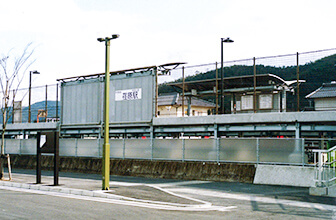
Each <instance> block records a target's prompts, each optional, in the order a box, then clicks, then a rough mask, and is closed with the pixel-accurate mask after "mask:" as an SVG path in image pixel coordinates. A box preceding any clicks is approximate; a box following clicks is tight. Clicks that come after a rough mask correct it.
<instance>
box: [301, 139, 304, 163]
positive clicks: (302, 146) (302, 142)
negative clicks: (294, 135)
mask: <svg viewBox="0 0 336 220" xmlns="http://www.w3.org/2000/svg"><path fill="white" fill-rule="evenodd" d="M301 149H302V166H304V165H305V140H304V138H301Z"/></svg>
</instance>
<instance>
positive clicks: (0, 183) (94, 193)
mask: <svg viewBox="0 0 336 220" xmlns="http://www.w3.org/2000/svg"><path fill="white" fill-rule="evenodd" d="M0 186H4V187H13V188H19V189H31V190H38V191H45V192H55V193H62V194H69V195H78V196H88V197H100V198H108V199H120V198H119V197H118V196H115V195H111V194H107V193H105V192H103V191H102V192H98V191H91V190H84V189H73V188H65V187H59V186H45V185H38V184H27V183H15V182H9V181H0Z"/></svg>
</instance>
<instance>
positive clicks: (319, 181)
mask: <svg viewBox="0 0 336 220" xmlns="http://www.w3.org/2000/svg"><path fill="white" fill-rule="evenodd" d="M318 185H319V186H322V152H321V151H319V152H318Z"/></svg>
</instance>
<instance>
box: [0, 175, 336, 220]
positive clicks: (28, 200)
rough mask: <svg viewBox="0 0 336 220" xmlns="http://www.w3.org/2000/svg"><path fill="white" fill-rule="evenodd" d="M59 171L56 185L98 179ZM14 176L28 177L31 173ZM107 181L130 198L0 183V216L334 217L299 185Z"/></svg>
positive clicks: (330, 203)
mask: <svg viewBox="0 0 336 220" xmlns="http://www.w3.org/2000/svg"><path fill="white" fill-rule="evenodd" d="M61 176H62V177H61V178H60V182H61V183H63V185H61V186H60V187H66V186H69V184H71V187H75V188H80V187H81V188H83V189H91V190H96V191H99V187H100V185H101V181H100V180H99V178H100V176H99V175H87V174H71V173H62V174H61ZM16 177H17V181H26V182H27V181H29V182H33V181H31V179H29V178H32V177H33V175H27V174H24V175H22V176H20V175H17V176H16ZM20 178H21V179H20ZM48 178H50V179H52V178H51V177H50V176H48V174H47V175H45V176H43V178H42V180H44V182H45V184H48V183H47V182H48V180H49V179H48ZM110 185H111V191H109V192H108V193H110V194H111V195H117V196H124V197H125V198H131V199H133V200H134V201H133V200H131V199H123V200H120V199H106V198H97V197H87V196H79V195H68V194H61V193H55V192H41V191H34V190H31V189H18V188H13V187H12V188H11V187H7V188H6V187H0V219H103V218H105V219H336V200H335V198H328V197H316V196H310V195H309V194H308V188H302V187H286V186H268V185H253V184H243V183H222V182H207V181H178V180H164V179H146V178H136V177H118V176H112V177H111V184H110ZM144 200H146V201H144ZM149 200H150V201H153V202H148V201H149ZM170 204H183V206H181V207H179V206H171V205H170Z"/></svg>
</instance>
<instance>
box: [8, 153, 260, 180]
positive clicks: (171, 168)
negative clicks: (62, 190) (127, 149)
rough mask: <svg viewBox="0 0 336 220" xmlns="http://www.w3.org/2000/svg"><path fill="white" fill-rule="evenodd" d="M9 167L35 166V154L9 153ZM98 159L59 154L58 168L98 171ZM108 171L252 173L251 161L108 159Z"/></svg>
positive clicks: (48, 162)
mask: <svg viewBox="0 0 336 220" xmlns="http://www.w3.org/2000/svg"><path fill="white" fill-rule="evenodd" d="M10 158H11V165H12V169H13V170H14V169H15V168H16V169H36V156H30V155H11V156H10ZM101 162H102V160H101V159H99V158H82V157H61V158H60V171H68V172H81V173H101V167H102V164H101ZM41 165H42V169H45V170H52V169H53V157H52V156H42V161H41ZM110 169H111V175H121V176H142V177H151V178H170V179H184V180H209V181H228V182H246V183H252V182H253V180H254V175H255V171H256V168H255V165H254V164H236V163H220V164H217V163H210V162H206V163H203V162H181V161H150V160H122V159H113V160H111V166H110Z"/></svg>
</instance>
